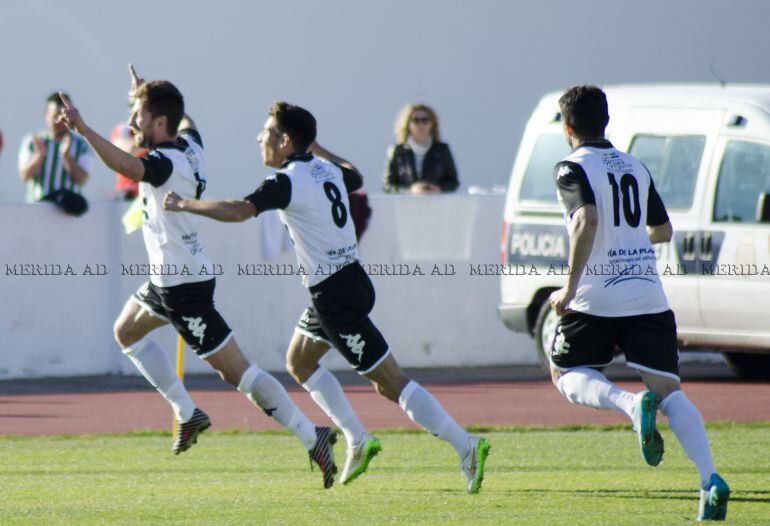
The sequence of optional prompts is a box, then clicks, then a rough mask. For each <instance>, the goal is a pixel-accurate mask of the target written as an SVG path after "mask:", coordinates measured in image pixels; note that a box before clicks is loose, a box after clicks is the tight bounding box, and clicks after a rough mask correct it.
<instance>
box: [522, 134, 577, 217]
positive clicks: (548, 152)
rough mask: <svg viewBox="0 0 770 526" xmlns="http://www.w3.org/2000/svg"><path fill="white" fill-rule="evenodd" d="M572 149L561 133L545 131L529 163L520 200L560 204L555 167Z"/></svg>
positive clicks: (539, 138)
mask: <svg viewBox="0 0 770 526" xmlns="http://www.w3.org/2000/svg"><path fill="white" fill-rule="evenodd" d="M570 151H571V149H570V147H569V146H567V140H566V139H565V138H564V135H563V134H561V133H545V134H543V135H541V136H540V137H538V138H537V141H536V142H535V148H534V150H532V155H530V156H529V164H527V169H526V170H525V172H524V178H523V179H522V182H521V188H520V189H519V201H536V202H538V204H553V205H558V204H559V202H558V200H557V199H556V186H555V185H554V183H553V167H554V165H555V164H556V163H558V162H559V161H561V160H562V159H564V158H565V157H566V156H567V155H568V154H569V153H570Z"/></svg>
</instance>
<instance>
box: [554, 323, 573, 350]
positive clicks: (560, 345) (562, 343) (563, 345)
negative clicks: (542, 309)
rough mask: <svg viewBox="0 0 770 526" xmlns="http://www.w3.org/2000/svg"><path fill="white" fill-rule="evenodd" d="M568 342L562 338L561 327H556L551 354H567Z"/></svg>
mask: <svg viewBox="0 0 770 526" xmlns="http://www.w3.org/2000/svg"><path fill="white" fill-rule="evenodd" d="M569 347H570V345H569V342H568V341H567V340H566V339H565V338H564V333H563V332H561V328H560V327H557V329H556V339H555V340H554V342H553V355H554V356H556V355H560V354H567V353H568V352H569Z"/></svg>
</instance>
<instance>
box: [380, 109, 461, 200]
mask: <svg viewBox="0 0 770 526" xmlns="http://www.w3.org/2000/svg"><path fill="white" fill-rule="evenodd" d="M395 131H396V141H397V144H396V145H395V146H393V147H392V148H391V149H390V150H389V151H388V164H387V167H386V169H385V181H384V184H383V189H384V190H385V191H386V192H409V193H411V194H412V195H426V194H437V193H440V192H454V191H455V190H457V186H458V185H459V184H460V183H459V182H458V180H457V169H456V168H455V162H454V159H452V152H451V151H449V145H448V144H446V143H443V142H441V136H440V135H439V123H438V117H437V115H436V112H434V111H433V109H432V108H431V107H429V106H426V105H424V104H409V105H407V106H405V107H404V108H403V109H402V110H401V113H399V115H398V119H396V130H395Z"/></svg>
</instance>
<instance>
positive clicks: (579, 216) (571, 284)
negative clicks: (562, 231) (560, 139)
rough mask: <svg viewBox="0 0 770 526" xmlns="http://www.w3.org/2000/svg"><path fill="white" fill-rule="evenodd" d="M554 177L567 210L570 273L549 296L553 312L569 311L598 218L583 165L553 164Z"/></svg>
mask: <svg viewBox="0 0 770 526" xmlns="http://www.w3.org/2000/svg"><path fill="white" fill-rule="evenodd" d="M554 179H555V183H556V189H557V191H558V193H559V197H560V199H561V201H562V203H563V205H564V208H565V209H566V211H567V217H569V218H570V222H569V260H568V264H569V275H568V276H567V285H566V286H565V287H563V288H561V289H559V290H557V291H555V292H554V293H553V294H551V297H550V298H549V300H550V303H551V306H552V307H553V308H554V310H555V311H556V314H558V315H560V316H561V315H562V314H565V313H566V312H568V310H569V303H570V301H572V300H573V299H574V298H575V294H576V293H577V289H578V285H579V284H580V277H581V276H582V275H583V271H584V270H585V267H586V263H587V262H588V257H589V256H590V255H591V250H593V247H594V238H595V237H596V228H597V224H598V222H599V216H598V212H597V210H596V197H595V196H594V192H593V189H592V188H591V185H590V184H589V182H588V177H587V176H586V173H585V172H584V171H583V168H582V167H581V166H580V165H579V164H576V163H572V162H561V163H559V164H557V165H556V168H555V170H554Z"/></svg>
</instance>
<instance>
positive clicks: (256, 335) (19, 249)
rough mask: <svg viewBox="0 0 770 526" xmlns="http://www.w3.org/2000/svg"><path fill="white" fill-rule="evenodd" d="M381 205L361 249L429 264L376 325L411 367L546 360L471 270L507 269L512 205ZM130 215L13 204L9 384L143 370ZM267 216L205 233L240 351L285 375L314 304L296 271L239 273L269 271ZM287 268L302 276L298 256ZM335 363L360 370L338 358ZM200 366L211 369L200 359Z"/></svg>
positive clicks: (498, 201)
mask: <svg viewBox="0 0 770 526" xmlns="http://www.w3.org/2000/svg"><path fill="white" fill-rule="evenodd" d="M371 206H372V208H373V209H374V213H373V217H372V220H371V224H370V227H369V230H368V231H367V232H366V233H365V234H364V237H363V239H362V243H361V254H362V257H363V259H364V263H365V264H370V265H373V266H375V268H392V265H396V264H400V265H401V268H402V269H404V268H406V266H408V269H409V271H410V272H414V270H415V268H416V267H415V266H416V265H419V266H420V268H421V270H422V272H423V273H425V274H426V275H424V276H416V275H411V276H391V277H388V276H372V280H373V282H374V285H375V288H376V290H377V303H376V306H375V309H374V312H373V315H372V318H373V320H374V321H375V323H376V324H377V326H378V327H379V328H380V329H381V331H382V332H383V334H384V335H385V337H386V339H387V340H388V342H389V343H390V345H391V348H392V349H393V351H394V353H395V355H396V357H397V359H398V360H399V362H400V363H401V364H402V365H404V366H407V367H441V366H464V365H502V364H533V363H536V358H535V354H534V346H533V344H532V342H531V340H530V339H529V338H528V337H526V336H522V335H515V334H512V333H510V332H508V331H507V330H506V329H505V328H504V327H503V326H502V324H501V323H500V322H499V321H498V319H497V315H496V310H495V309H496V307H497V303H498V301H499V288H498V287H499V285H498V283H499V282H498V278H496V277H481V276H471V275H469V266H470V265H471V264H476V263H497V262H498V261H499V258H500V256H499V236H500V228H501V217H502V207H503V197H502V196H440V197H431V198H425V199H415V198H409V197H388V196H382V197H375V198H372V200H371ZM124 207H125V205H123V204H116V203H104V204H98V205H95V206H93V208H92V209H91V210H90V211H89V212H88V213H87V214H86V215H85V216H83V217H81V218H70V217H67V216H65V215H63V214H61V213H60V212H58V211H57V210H56V209H55V208H54V207H53V205H50V204H39V205H4V206H0V224H2V225H5V227H4V228H3V229H2V230H0V378H18V377H40V376H68V375H85V374H102V373H118V372H124V373H130V374H135V371H134V369H133V367H132V366H131V364H130V362H129V361H128V360H127V359H126V358H124V357H123V356H122V355H121V354H120V352H119V349H118V347H117V345H116V344H115V343H114V342H113V339H112V323H113V320H114V319H115V317H116V316H117V315H118V313H119V312H120V309H121V307H122V305H123V303H124V302H125V300H126V299H127V298H128V296H129V295H130V294H131V293H132V292H133V291H135V290H136V289H137V288H138V287H139V285H141V283H142V282H143V281H144V279H143V278H141V277H137V276H122V275H121V264H125V265H130V264H132V263H144V262H146V255H145V252H144V246H143V243H142V239H141V234H140V233H139V232H137V233H135V234H132V235H131V236H126V235H125V234H124V233H123V232H122V230H121V229H122V227H121V224H120V216H121V214H122V210H123V208H124ZM261 221H263V219H262V218H258V219H257V220H253V221H248V222H246V223H243V224H236V225H233V224H224V223H216V222H214V221H207V220H204V221H203V226H202V229H201V235H202V238H203V240H204V241H205V243H206V245H207V247H208V250H209V254H210V256H211V258H212V259H213V260H214V261H215V262H217V263H219V264H221V265H222V268H223V270H224V275H223V276H221V277H219V278H218V284H217V292H216V302H217V307H218V308H219V309H220V311H221V312H222V314H223V316H224V317H225V319H226V320H227V321H228V323H229V324H230V325H231V326H232V328H233V329H234V330H235V333H236V336H237V338H238V341H239V343H240V344H241V346H242V347H243V349H244V351H245V352H246V354H247V355H248V356H249V357H250V358H251V359H253V360H255V361H256V362H258V363H259V364H260V365H261V366H262V367H264V368H266V369H269V370H273V371H275V370H285V368H284V354H285V349H286V345H287V344H288V339H289V337H290V336H291V334H292V331H293V327H294V325H295V323H296V321H297V318H298V317H299V314H300V313H301V311H302V309H303V308H304V307H305V306H306V305H307V304H308V300H309V298H308V295H307V292H306V290H305V289H304V288H303V287H302V285H301V283H300V281H299V278H298V277H296V276H273V277H267V276H261V277H256V276H243V275H242V276H238V275H237V272H238V264H241V265H247V264H251V263H253V264H259V263H265V260H264V258H263V256H262V249H261V232H260V230H261V228H260V222H261ZM9 227H13V228H9ZM273 263H283V264H286V265H289V264H294V266H295V267H296V263H295V259H294V254H293V251H290V252H286V253H284V254H283V256H281V257H280V259H279V260H277V261H275V262H273ZM24 264H48V265H60V266H61V268H62V270H64V269H66V267H67V265H71V266H72V268H73V271H74V272H76V273H77V274H79V275H76V276H49V277H45V276H18V275H9V268H10V270H11V271H12V270H13V269H14V268H16V267H14V265H24ZM86 264H90V265H91V266H92V267H93V268H95V266H96V265H104V266H105V267H106V269H107V270H108V272H109V274H108V275H106V276H98V277H96V276H85V275H83V270H84V267H85V265H86ZM433 264H438V265H439V267H440V268H442V269H443V268H444V265H446V264H449V265H454V268H455V270H456V275H455V276H451V277H440V276H431V275H429V274H430V272H431V271H432V269H433ZM388 265H391V267H387V266H388ZM26 268H29V267H26ZM49 268H50V267H49ZM157 339H158V341H159V342H160V343H162V344H163V346H164V348H165V349H167V350H168V351H169V354H170V355H171V353H172V350H173V349H174V348H175V335H174V333H173V332H172V330H170V329H166V328H164V329H161V330H159V331H158V336H157ZM326 365H327V366H328V367H330V368H332V369H339V368H347V363H346V362H344V361H343V360H342V359H341V358H339V357H338V356H336V355H332V353H330V357H329V358H328V359H327V364H326ZM187 370H188V371H191V372H205V371H208V370H209V369H208V368H207V366H206V365H205V364H204V363H202V362H200V361H199V360H198V359H197V358H195V357H194V356H193V355H192V354H191V353H190V352H189V351H188V354H187Z"/></svg>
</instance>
